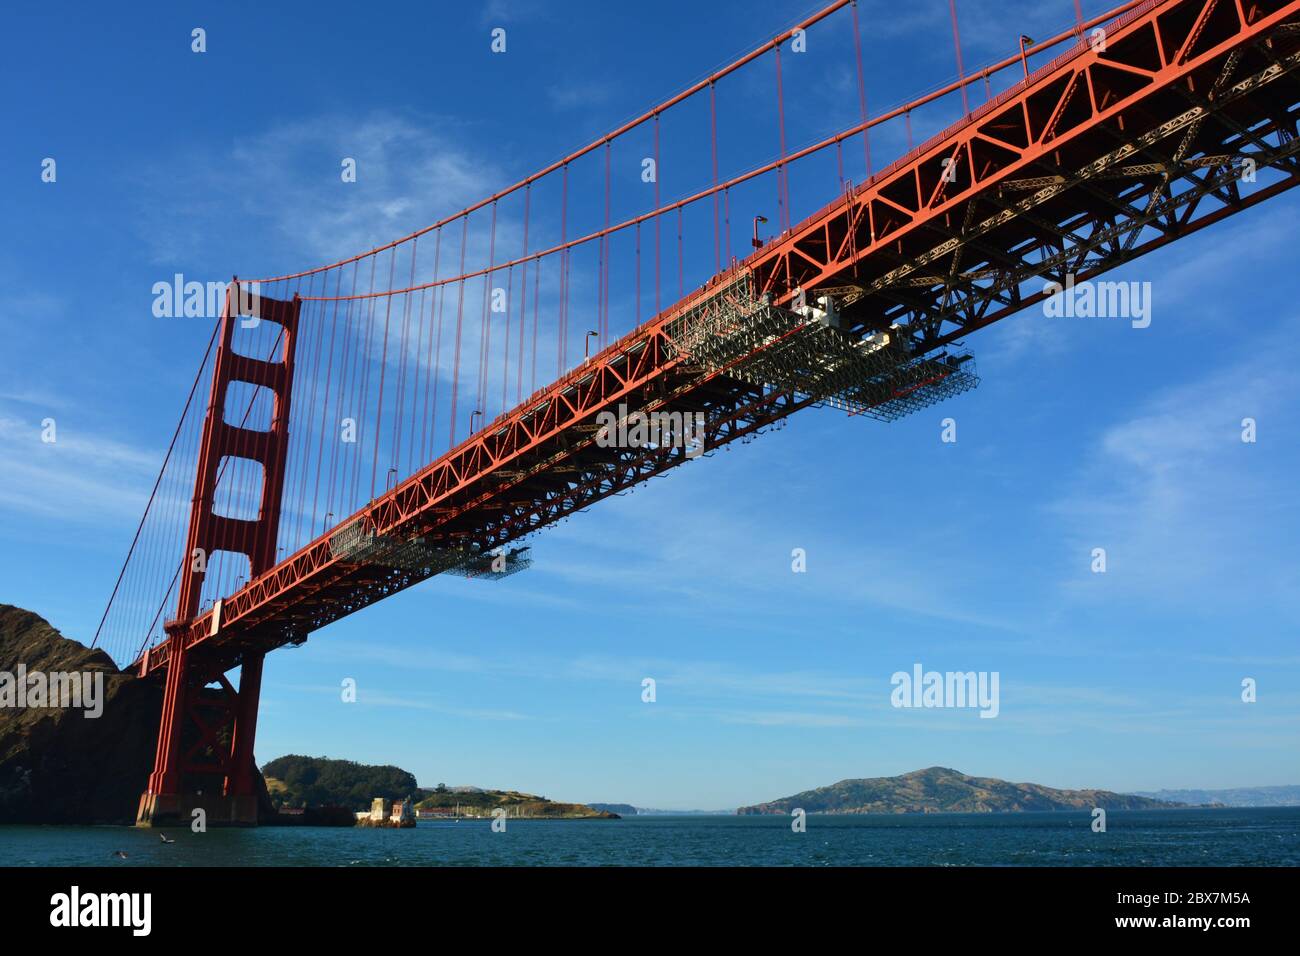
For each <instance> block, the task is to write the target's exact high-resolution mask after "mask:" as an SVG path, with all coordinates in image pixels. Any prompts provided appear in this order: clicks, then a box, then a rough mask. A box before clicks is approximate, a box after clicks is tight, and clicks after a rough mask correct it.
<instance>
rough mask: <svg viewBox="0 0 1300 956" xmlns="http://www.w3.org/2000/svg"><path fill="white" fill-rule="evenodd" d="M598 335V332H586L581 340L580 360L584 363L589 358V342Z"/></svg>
mask: <svg viewBox="0 0 1300 956" xmlns="http://www.w3.org/2000/svg"><path fill="white" fill-rule="evenodd" d="M599 335H600V333H599V332H588V333H587V334H586V336H585V337H584V338H583V340H582V360H583V361H584V362H585V361H587V359H589V358H591V351H590V350H591V340H592V339H593V338H595V337H598V336H599Z"/></svg>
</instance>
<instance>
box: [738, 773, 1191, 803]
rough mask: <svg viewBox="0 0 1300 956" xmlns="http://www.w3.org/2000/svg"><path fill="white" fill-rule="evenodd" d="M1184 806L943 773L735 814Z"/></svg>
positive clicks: (864, 783)
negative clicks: (800, 810)
mask: <svg viewBox="0 0 1300 956" xmlns="http://www.w3.org/2000/svg"><path fill="white" fill-rule="evenodd" d="M1178 806H1184V804H1179V803H1169V802H1166V801H1163V800H1152V799H1149V798H1147V797H1137V796H1133V795H1132V794H1126V793H1112V792H1111V791H1109V790H1057V789H1054V788H1052V787H1044V786H1042V785H1041V784H1037V783H1009V782H1008V781H1006V780H998V779H995V778H993V777H972V776H969V775H967V774H964V773H961V772H960V771H957V770H950V769H949V768H947V767H930V768H928V769H926V770H914V771H912V772H911V773H905V774H902V775H900V776H897V777H867V778H863V779H858V780H841V781H840V782H839V783H833V784H831V785H830V786H829V787H818V788H817V789H816V790H806V791H804V792H803V793H796V794H795V795H794V796H792V797H785V798H784V799H781V800H772V801H769V802H767V803H760V804H756V805H755V806H752V807H741V808H740V809H739V810H737V811H736V812H737V813H740V814H762V813H780V814H788V813H790V812H791V811H792V810H794V809H796V808H802V809H803V810H805V811H807V812H808V813H998V812H1008V811H1012V812H1014V811H1024V810H1091V809H1092V808H1093V807H1101V808H1103V809H1106V810H1152V809H1160V808H1166V807H1178Z"/></svg>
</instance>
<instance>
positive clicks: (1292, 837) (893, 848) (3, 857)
mask: <svg viewBox="0 0 1300 956" xmlns="http://www.w3.org/2000/svg"><path fill="white" fill-rule="evenodd" d="M1091 821H1092V817H1091V814H1089V813H1088V812H1070V813H1008V814H978V813H953V814H933V815H925V816H871V817H836V816H810V817H808V829H807V832H806V833H793V832H791V829H790V821H789V819H788V818H786V817H723V816H714V817H706V816H694V817H662V816H656V817H628V818H625V819H623V820H554V821H544V820H510V821H508V823H507V827H506V831H505V832H504V833H493V832H492V830H491V828H490V821H487V820H466V821H462V822H460V823H455V822H450V821H437V822H422V823H420V824H419V826H418V827H416V829H414V830H369V829H342V830H335V829H316V828H280V827H266V828H262V829H252V830H220V829H213V830H210V831H209V832H207V833H203V834H195V833H191V832H190V831H189V830H188V829H178V830H168V831H166V832H167V833H168V835H169V836H171V837H173V838H174V839H175V840H176V842H175V843H174V844H169V845H163V844H162V843H161V842H160V841H159V839H158V833H159V831H157V830H153V831H151V830H136V829H134V828H130V827H29V826H0V866H133V865H137V866H226V865H252V866H503V865H504V866H512V865H518V866H608V865H625V866H691V865H696V866H699V865H703V866H717V865H740V866H1260V865H1272V866H1278V865H1286V866H1297V865H1300V807H1285V808H1276V809H1272V808H1264V809H1256V808H1251V809H1221V810H1144V811H1138V810H1132V811H1119V810H1116V811H1111V812H1110V813H1109V814H1108V819H1107V832H1105V833H1093V832H1092V829H1091ZM115 850H124V851H125V852H126V853H127V855H128V859H126V860H118V859H115V858H114V857H113V853H114V851H115Z"/></svg>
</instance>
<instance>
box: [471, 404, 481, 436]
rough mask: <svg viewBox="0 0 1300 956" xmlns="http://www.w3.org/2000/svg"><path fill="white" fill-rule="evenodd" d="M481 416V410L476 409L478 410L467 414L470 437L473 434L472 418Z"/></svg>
mask: <svg viewBox="0 0 1300 956" xmlns="http://www.w3.org/2000/svg"><path fill="white" fill-rule="evenodd" d="M482 414H483V411H482V409H478V408H476V409H474V411H472V412H470V413H469V433H470V434H471V435H472V434H474V416H475V415H482Z"/></svg>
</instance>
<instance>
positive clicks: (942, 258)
mask: <svg viewBox="0 0 1300 956" xmlns="http://www.w3.org/2000/svg"><path fill="white" fill-rule="evenodd" d="M1297 13H1298V11H1297V4H1295V3H1287V2H1258V3H1247V2H1235V3H1234V2H1230V0H1195V2H1164V3H1154V4H1147V5H1145V6H1143V7H1138V8H1136V9H1135V10H1133V11H1131V12H1130V13H1129V14H1127V15H1126V16H1125V17H1123V18H1121V19H1120V21H1118V22H1117V23H1116V24H1112V25H1111V26H1110V27H1109V28H1107V30H1106V33H1105V43H1104V45H1094V44H1091V43H1086V42H1084V41H1083V40H1082V39H1081V41H1080V44H1081V45H1080V47H1079V49H1077V50H1076V51H1075V52H1074V53H1073V54H1070V55H1068V56H1067V57H1065V58H1062V59H1061V60H1058V61H1057V63H1054V64H1052V65H1051V66H1049V67H1048V68H1047V69H1045V70H1043V71H1040V72H1039V73H1037V74H1035V75H1034V76H1033V77H1032V78H1031V79H1030V80H1029V82H1028V84H1027V85H1026V86H1025V88H1023V89H1019V90H1016V91H1012V92H1014V93H1015V95H1014V96H1012V97H1010V98H1007V97H1006V95H1005V94H1004V96H1003V97H999V98H998V99H996V100H994V101H993V102H991V103H989V104H987V105H986V106H985V107H982V108H981V109H980V110H978V111H977V112H976V113H975V114H974V115H973V116H972V118H971V119H970V120H969V121H968V122H966V123H964V124H962V125H961V126H960V128H958V129H955V130H950V131H948V132H946V133H944V134H941V136H940V137H938V138H937V141H935V142H933V143H932V145H927V146H923V147H922V148H921V149H920V150H918V151H917V152H916V153H915V154H914V156H913V157H912V158H911V159H910V160H909V161H908V162H906V163H905V164H903V165H902V168H899V169H898V170H897V171H891V172H890V173H889V174H888V175H886V176H883V177H876V179H875V180H874V181H873V182H872V183H870V184H868V185H867V186H866V187H863V188H860V189H858V190H855V191H854V192H853V193H852V194H851V195H849V196H847V197H846V198H844V199H842V200H840V201H838V202H836V203H834V204H832V205H831V206H829V207H827V208H826V209H824V210H822V211H821V212H820V213H818V214H817V215H815V216H813V217H811V218H810V219H809V220H807V221H806V222H805V223H804V224H803V225H801V226H799V227H797V228H796V229H795V230H793V232H792V234H791V235H790V236H789V237H788V238H786V239H784V240H783V241H782V242H780V243H779V244H778V246H777V248H776V250H775V254H774V255H770V256H767V255H765V256H763V257H761V258H760V259H758V260H757V261H753V268H754V272H755V275H756V276H757V277H758V281H759V284H760V288H761V289H762V290H763V291H766V292H768V293H769V294H771V295H772V296H773V297H774V299H775V300H776V301H782V300H783V299H785V298H787V297H788V296H790V294H791V290H793V289H795V288H796V287H802V288H803V289H805V290H808V289H817V288H820V287H823V286H826V285H835V286H838V287H840V291H841V292H843V293H844V294H846V295H847V297H848V300H849V301H850V302H852V303H856V304H857V308H856V310H855V318H856V323H857V325H856V327H857V329H858V330H860V331H863V332H870V331H874V330H881V329H886V328H888V327H889V326H890V325H891V324H894V323H898V324H899V325H900V326H902V327H903V328H905V329H907V330H908V331H909V332H910V333H911V334H912V335H913V336H914V337H915V340H916V343H917V347H918V348H919V349H921V350H929V349H934V348H939V347H941V346H943V345H945V344H947V343H949V342H952V341H953V340H955V339H956V338H958V337H960V336H962V335H964V334H966V333H968V332H971V331H973V330H975V329H978V328H982V327H983V326H985V325H988V324H990V323H992V322H995V321H997V320H998V319H1000V318H1003V317H1005V316H1006V315H1009V314H1011V313H1013V312H1016V311H1018V310H1020V309H1022V308H1024V307H1025V306H1027V305H1030V304H1033V303H1035V302H1038V301H1041V299H1042V298H1044V297H1045V293H1044V291H1043V290H1041V289H1040V290H1039V291H1037V292H1031V293H1028V294H1026V293H1025V292H1024V291H1022V288H1021V287H1022V285H1024V284H1025V283H1026V282H1027V281H1029V280H1031V279H1034V278H1044V279H1049V280H1054V281H1056V282H1058V283H1060V284H1064V282H1065V277H1066V276H1067V275H1069V276H1073V277H1074V278H1075V279H1076V280H1086V279H1088V278H1091V277H1093V276H1096V275H1098V274H1100V273H1102V272H1105V271H1107V270H1109V269H1112V268H1114V267H1116V266H1118V265H1121V264H1123V263H1125V262H1128V261H1130V260H1132V259H1134V258H1136V257H1138V256H1140V255H1142V254H1144V253H1146V252H1149V251H1151V250H1153V249H1156V248H1159V247H1160V246H1162V245H1164V244H1166V243H1168V242H1171V241H1173V240H1174V239H1177V238H1179V237H1181V236H1184V235H1187V234H1189V233H1191V232H1193V231H1195V230H1197V229H1200V228H1203V227H1204V226H1207V225H1210V224H1212V223H1214V222H1217V221H1219V220H1220V219H1222V218H1224V217H1226V216H1228V215H1231V214H1233V213H1235V212H1239V211H1241V210H1242V209H1245V208H1248V207H1249V206H1253V205H1255V204H1256V203H1259V202H1261V201H1263V200H1265V199H1267V198H1270V197H1271V196H1273V195H1276V194H1277V193H1278V192H1281V191H1283V190H1285V189H1289V188H1290V187H1292V186H1294V185H1296V183H1297V181H1298V180H1300V164H1298V163H1297V157H1296V153H1297V151H1298V150H1300V146H1298V145H1297V126H1296V103H1297V100H1298V99H1300V84H1298V83H1297V80H1296V75H1295V74H1296V70H1297V67H1300V53H1298V52H1297V40H1298V39H1300V36H1298V31H1300V24H1297V23H1296V19H1297ZM1269 169H1272V170H1274V171H1275V172H1276V173H1280V174H1281V175H1280V176H1278V177H1277V178H1276V179H1275V180H1274V181H1273V182H1271V183H1269V184H1267V185H1265V184H1263V183H1250V182H1249V180H1251V179H1253V178H1254V177H1255V176H1257V175H1258V174H1260V173H1262V172H1264V171H1265V170H1269ZM945 173H947V174H948V175H947V177H945ZM1243 180H1246V182H1243ZM1207 200H1210V201H1209V202H1207Z"/></svg>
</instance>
